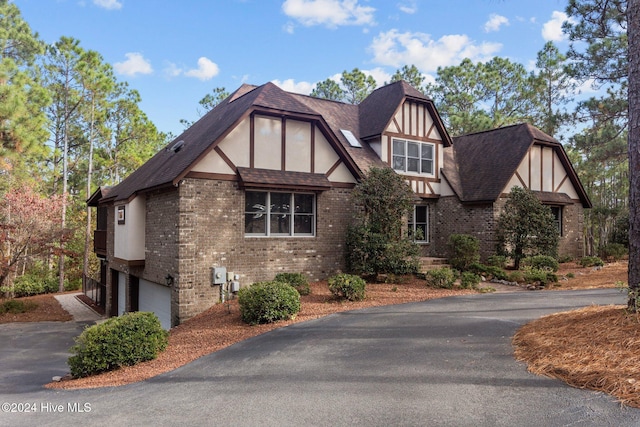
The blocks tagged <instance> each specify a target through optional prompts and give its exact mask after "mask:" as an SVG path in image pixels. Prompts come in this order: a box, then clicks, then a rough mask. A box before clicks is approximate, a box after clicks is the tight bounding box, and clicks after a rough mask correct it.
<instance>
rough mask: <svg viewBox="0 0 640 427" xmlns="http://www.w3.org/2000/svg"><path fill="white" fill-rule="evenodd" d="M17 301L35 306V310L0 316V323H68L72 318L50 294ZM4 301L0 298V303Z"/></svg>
mask: <svg viewBox="0 0 640 427" xmlns="http://www.w3.org/2000/svg"><path fill="white" fill-rule="evenodd" d="M17 300H19V301H24V302H32V303H35V304H36V307H35V309H33V310H30V311H27V312H24V313H16V314H13V313H3V314H0V323H15V322H68V321H70V320H73V317H72V316H71V315H70V314H69V313H68V312H67V311H66V310H65V309H64V308H62V306H61V305H60V303H59V302H58V300H57V299H55V298H54V296H53V295H52V294H44V295H35V296H32V297H24V298H17ZM4 301H6V300H5V299H4V298H0V303H1V302H4Z"/></svg>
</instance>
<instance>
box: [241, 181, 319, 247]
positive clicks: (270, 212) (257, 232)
mask: <svg viewBox="0 0 640 427" xmlns="http://www.w3.org/2000/svg"><path fill="white" fill-rule="evenodd" d="M315 206H316V196H315V194H312V193H281V192H271V191H247V192H246V193H245V208H244V234H245V236H271V237H288V236H315V224H316V213H315Z"/></svg>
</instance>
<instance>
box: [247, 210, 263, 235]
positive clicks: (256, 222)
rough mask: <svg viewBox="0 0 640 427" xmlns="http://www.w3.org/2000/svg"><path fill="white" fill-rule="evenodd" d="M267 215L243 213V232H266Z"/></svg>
mask: <svg viewBox="0 0 640 427" xmlns="http://www.w3.org/2000/svg"><path fill="white" fill-rule="evenodd" d="M266 224H267V216H266V215H262V214H260V215H258V216H257V215H255V214H245V215H244V232H245V234H266V232H267V229H266Z"/></svg>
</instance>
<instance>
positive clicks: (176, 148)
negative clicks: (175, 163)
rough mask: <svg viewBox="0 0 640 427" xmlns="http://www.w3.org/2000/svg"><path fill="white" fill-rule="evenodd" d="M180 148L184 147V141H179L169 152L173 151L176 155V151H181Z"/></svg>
mask: <svg viewBox="0 0 640 427" xmlns="http://www.w3.org/2000/svg"><path fill="white" fill-rule="evenodd" d="M182 147H184V141H183V140H182V139H181V140H180V141H178V142H176V143H175V144H173V146H172V147H171V148H170V150H171V151H173V152H174V153H177V152H178V151H180V150H182Z"/></svg>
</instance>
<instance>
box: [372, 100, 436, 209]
mask: <svg viewBox="0 0 640 427" xmlns="http://www.w3.org/2000/svg"><path fill="white" fill-rule="evenodd" d="M443 147H444V142H443V138H442V136H441V135H440V132H438V129H437V127H436V119H435V118H434V117H433V116H432V113H431V112H430V111H429V110H428V109H427V107H426V106H425V105H424V104H421V103H418V102H413V101H405V102H404V103H403V104H402V105H401V106H400V107H399V108H398V109H397V111H396V113H395V114H394V116H393V117H392V118H391V120H390V122H389V123H388V125H387V127H386V128H385V130H384V133H383V135H382V138H381V140H380V147H379V151H378V153H379V155H380V158H381V159H382V161H384V162H385V163H387V164H388V165H389V166H390V167H392V168H393V169H394V170H395V171H396V172H397V173H399V174H401V175H402V176H403V177H405V178H406V179H407V181H408V182H409V185H410V186H411V188H412V189H413V191H414V192H415V193H416V194H417V195H419V196H421V197H437V196H438V195H439V194H440V168H441V167H442V163H443V157H442V156H443Z"/></svg>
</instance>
